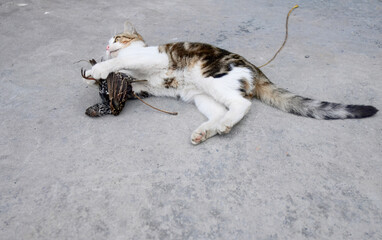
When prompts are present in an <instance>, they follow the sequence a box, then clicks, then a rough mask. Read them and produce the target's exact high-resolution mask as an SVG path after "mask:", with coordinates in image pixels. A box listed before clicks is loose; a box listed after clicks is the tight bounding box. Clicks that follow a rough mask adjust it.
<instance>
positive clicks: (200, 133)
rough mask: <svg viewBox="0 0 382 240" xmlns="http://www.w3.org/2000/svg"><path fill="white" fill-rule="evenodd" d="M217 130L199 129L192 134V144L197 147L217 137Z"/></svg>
mask: <svg viewBox="0 0 382 240" xmlns="http://www.w3.org/2000/svg"><path fill="white" fill-rule="evenodd" d="M216 133H217V132H216V130H214V129H207V130H206V129H204V128H198V129H197V130H195V131H194V132H193V133H192V134H191V142H192V144H194V145H197V144H199V143H202V142H204V141H206V140H207V139H209V138H211V137H213V136H215V135H216Z"/></svg>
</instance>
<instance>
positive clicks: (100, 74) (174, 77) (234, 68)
mask: <svg viewBox="0 0 382 240" xmlns="http://www.w3.org/2000/svg"><path fill="white" fill-rule="evenodd" d="M106 54H107V57H108V60H106V61H104V62H100V63H98V64H96V65H94V66H93V67H92V69H91V70H88V71H86V73H85V75H86V76H92V77H93V78H95V79H100V78H103V79H105V78H106V77H107V76H108V74H109V73H111V72H117V71H124V72H127V73H128V74H129V75H131V76H132V77H134V78H136V79H145V80H147V82H141V83H135V84H134V85H133V90H134V92H136V93H138V94H139V93H143V92H146V93H149V94H151V95H154V96H168V97H177V98H180V99H182V100H184V101H186V102H194V103H195V105H196V106H197V108H198V109H199V111H200V112H201V113H203V114H204V115H205V116H206V117H207V118H208V121H206V122H204V123H203V124H201V125H200V126H199V127H198V128H197V129H196V130H195V131H194V132H193V133H192V135H191V142H192V143H193V144H199V143H201V142H203V141H205V140H207V139H208V138H210V137H213V136H214V135H216V134H225V133H228V132H229V131H230V130H231V128H232V127H233V126H234V125H235V124H237V123H238V122H239V121H240V120H241V119H242V118H243V117H244V116H245V114H246V113H247V112H248V111H249V109H250V107H251V101H250V100H251V99H252V98H254V97H255V98H257V99H260V100H261V101H263V102H265V103H267V104H269V105H271V106H274V107H276V108H278V109H281V110H283V111H285V112H289V113H292V114H295V115H300V116H304V117H311V118H316V119H345V118H365V117H370V116H372V115H374V114H375V113H376V112H377V111H378V110H377V109H376V108H375V107H373V106H364V105H344V104H338V103H330V102H322V101H317V100H313V99H310V98H305V97H301V96H298V95H296V94H293V93H290V92H289V91H287V90H285V89H282V88H278V87H277V86H275V85H274V84H273V83H272V82H271V81H270V80H269V79H268V78H267V77H266V76H265V75H264V74H263V73H262V72H261V71H260V70H259V68H257V67H256V66H255V65H253V64H252V63H250V62H249V61H247V60H246V59H245V58H243V57H241V56H239V55H238V54H235V53H231V52H229V51H226V50H223V49H220V48H217V47H214V46H211V45H209V44H204V43H192V42H178V43H169V44H164V45H160V46H147V45H146V44H145V42H144V40H143V38H142V36H141V35H140V34H138V33H137V31H136V30H135V29H134V28H133V27H132V26H131V25H130V24H128V23H126V24H125V31H124V32H123V33H121V34H118V35H116V36H114V37H113V38H111V39H110V40H109V44H108V46H107V48H106Z"/></svg>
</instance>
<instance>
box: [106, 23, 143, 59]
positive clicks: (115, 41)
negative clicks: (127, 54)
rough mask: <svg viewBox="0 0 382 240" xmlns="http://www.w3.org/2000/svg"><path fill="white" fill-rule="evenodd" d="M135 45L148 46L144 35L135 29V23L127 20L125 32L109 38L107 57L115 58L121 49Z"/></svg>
mask: <svg viewBox="0 0 382 240" xmlns="http://www.w3.org/2000/svg"><path fill="white" fill-rule="evenodd" d="M133 46H139V47H142V46H146V44H145V41H144V40H143V37H142V36H141V35H140V34H139V33H138V32H137V30H135V28H134V27H133V25H132V24H131V23H129V22H125V29H124V31H123V33H120V34H117V35H115V36H114V37H112V38H111V39H110V40H109V44H108V45H107V47H106V57H107V58H114V57H116V56H118V53H119V51H120V50H121V49H123V48H127V47H133Z"/></svg>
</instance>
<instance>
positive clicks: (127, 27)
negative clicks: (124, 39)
mask: <svg viewBox="0 0 382 240" xmlns="http://www.w3.org/2000/svg"><path fill="white" fill-rule="evenodd" d="M123 32H124V33H130V34H137V30H135V27H134V26H133V24H131V22H129V21H126V22H125V25H124V30H123Z"/></svg>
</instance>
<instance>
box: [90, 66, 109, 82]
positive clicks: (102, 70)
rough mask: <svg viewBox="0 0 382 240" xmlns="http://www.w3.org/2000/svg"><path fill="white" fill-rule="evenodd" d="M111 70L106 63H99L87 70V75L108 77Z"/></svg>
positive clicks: (98, 77) (95, 77) (96, 77)
mask: <svg viewBox="0 0 382 240" xmlns="http://www.w3.org/2000/svg"><path fill="white" fill-rule="evenodd" d="M109 73H110V70H109V68H108V67H107V65H105V63H97V64H96V65H94V66H93V67H92V69H90V70H86V72H85V76H86V77H92V78H94V79H106V78H107V76H108V75H109Z"/></svg>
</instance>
